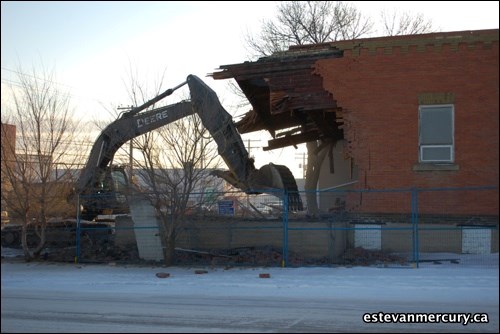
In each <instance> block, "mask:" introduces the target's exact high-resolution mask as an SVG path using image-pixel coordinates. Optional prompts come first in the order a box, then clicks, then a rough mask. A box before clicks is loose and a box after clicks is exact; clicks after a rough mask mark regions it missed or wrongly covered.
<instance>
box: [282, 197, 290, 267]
mask: <svg viewBox="0 0 500 334" xmlns="http://www.w3.org/2000/svg"><path fill="white" fill-rule="evenodd" d="M283 198H284V200H283V256H282V260H281V267H282V268H285V267H287V266H288V191H287V190H286V189H285V190H284V192H283Z"/></svg>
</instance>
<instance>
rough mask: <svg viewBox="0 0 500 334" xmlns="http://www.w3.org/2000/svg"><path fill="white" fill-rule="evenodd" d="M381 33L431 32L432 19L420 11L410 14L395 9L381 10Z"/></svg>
mask: <svg viewBox="0 0 500 334" xmlns="http://www.w3.org/2000/svg"><path fill="white" fill-rule="evenodd" d="M381 19H382V35H383V36H396V35H415V34H425V33H430V32H433V27H432V21H431V20H428V19H426V18H425V17H424V15H423V14H422V13H417V14H410V13H408V12H403V13H401V12H398V11H397V10H392V11H382V12H381Z"/></svg>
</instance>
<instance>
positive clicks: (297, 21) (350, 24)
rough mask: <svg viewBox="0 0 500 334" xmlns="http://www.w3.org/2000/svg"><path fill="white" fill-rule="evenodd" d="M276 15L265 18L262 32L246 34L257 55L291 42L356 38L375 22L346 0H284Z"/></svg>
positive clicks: (266, 54) (251, 48)
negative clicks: (344, 0)
mask: <svg viewBox="0 0 500 334" xmlns="http://www.w3.org/2000/svg"><path fill="white" fill-rule="evenodd" d="M277 9H278V13H277V16H276V18H275V19H271V20H265V21H263V22H262V27H261V31H260V34H258V35H257V36H254V35H252V34H248V33H247V35H246V36H245V42H246V46H247V48H248V49H249V52H250V53H252V54H253V56H258V57H262V56H269V55H271V54H273V53H275V52H279V51H284V50H287V49H288V47H289V46H290V45H303V44H316V43H324V42H331V41H337V40H345V39H354V38H358V37H360V36H363V35H366V34H368V33H370V31H371V29H372V27H373V23H372V21H371V19H370V18H365V17H364V16H363V15H362V13H361V12H360V11H359V10H358V9H357V8H356V7H355V6H354V5H353V4H349V3H345V2H342V1H281V2H280V3H279V4H278V8H277Z"/></svg>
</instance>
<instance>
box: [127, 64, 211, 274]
mask: <svg viewBox="0 0 500 334" xmlns="http://www.w3.org/2000/svg"><path fill="white" fill-rule="evenodd" d="M130 80H131V86H130V88H129V89H130V92H129V93H130V96H131V98H132V100H133V101H134V104H135V105H137V104H141V103H142V102H139V101H141V100H142V101H145V100H146V99H145V98H144V97H145V96H146V95H147V93H146V90H145V89H144V88H143V87H145V85H142V84H140V83H139V81H138V80H137V78H136V75H135V74H132V72H131V76H130ZM161 81H163V80H160V81H159V82H161ZM160 86H161V84H160V85H157V87H160ZM155 90H156V91H157V93H156V95H158V92H159V91H160V90H159V89H155ZM156 107H158V106H156ZM201 108H203V106H201ZM133 146H134V147H135V148H138V149H139V150H140V152H141V158H135V159H134V170H135V173H136V174H137V179H138V180H141V182H142V187H141V186H140V185H138V184H136V186H137V187H136V190H139V191H141V193H142V195H143V196H145V197H146V198H147V199H148V201H149V203H150V204H151V205H152V206H153V207H154V209H155V212H156V215H157V217H158V218H159V222H160V234H161V237H162V241H163V245H164V259H165V264H166V265H172V264H173V263H174V259H175V258H174V257H175V241H176V237H177V236H178V231H179V227H181V226H182V225H183V224H184V223H185V222H186V219H185V218H186V214H187V213H188V212H190V211H192V210H199V209H200V204H202V203H203V195H204V192H205V191H206V190H207V189H208V188H210V189H213V188H214V187H215V184H217V183H220V182H221V181H220V179H218V178H216V177H214V176H211V175H210V170H211V169H213V168H218V167H219V166H220V157H219V155H218V152H217V147H216V146H215V143H214V141H213V139H212V137H211V136H210V134H209V133H208V130H207V129H206V128H204V126H203V124H202V122H201V119H200V118H199V117H198V116H197V115H196V114H194V115H190V116H187V117H184V118H182V119H180V120H178V121H176V122H173V123H169V124H167V125H165V126H163V127H160V128H158V129H156V130H155V131H152V132H149V133H146V134H144V135H142V136H140V137H137V138H135V139H134V143H133ZM193 196H196V197H198V198H197V199H196V200H194V201H193Z"/></svg>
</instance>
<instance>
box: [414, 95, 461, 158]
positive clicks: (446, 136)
mask: <svg viewBox="0 0 500 334" xmlns="http://www.w3.org/2000/svg"><path fill="white" fill-rule="evenodd" d="M453 113H454V110H453V105H448V104H447V105H425V106H420V107H419V161H420V162H424V163H426V162H427V163H452V162H453V161H454V158H455V157H454V151H455V150H454V138H453V132H454V124H453Z"/></svg>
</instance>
